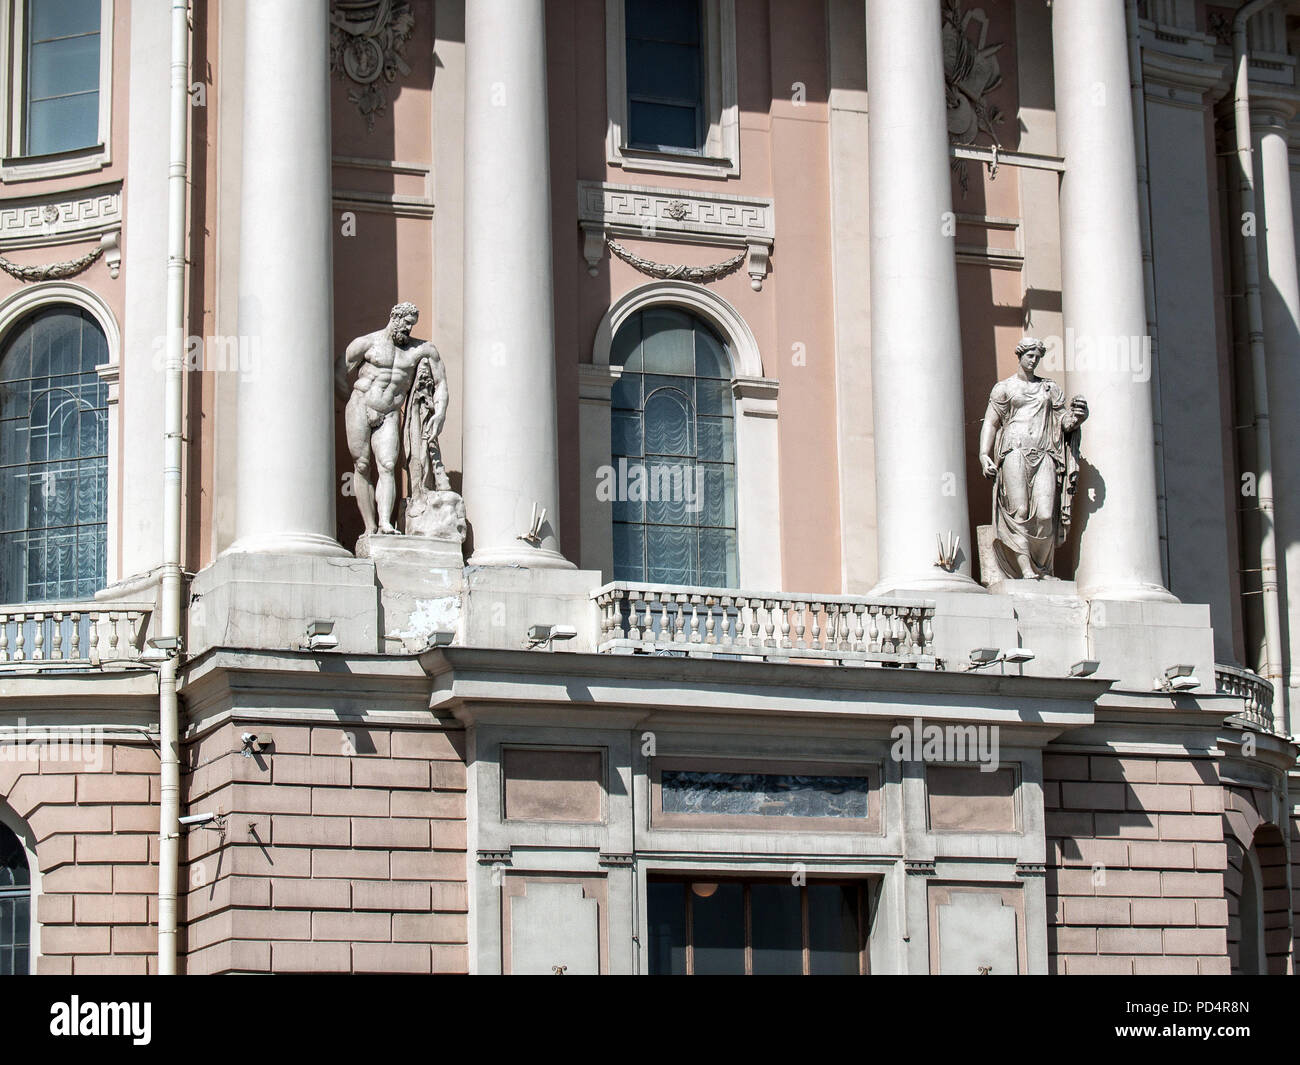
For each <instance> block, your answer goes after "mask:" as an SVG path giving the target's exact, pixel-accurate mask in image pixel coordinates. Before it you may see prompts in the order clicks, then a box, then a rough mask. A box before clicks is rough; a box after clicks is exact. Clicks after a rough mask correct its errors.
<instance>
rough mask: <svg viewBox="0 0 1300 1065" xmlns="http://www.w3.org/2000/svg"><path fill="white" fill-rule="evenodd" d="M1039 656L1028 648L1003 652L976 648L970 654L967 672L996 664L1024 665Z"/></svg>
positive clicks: (996, 648)
mask: <svg viewBox="0 0 1300 1065" xmlns="http://www.w3.org/2000/svg"><path fill="white" fill-rule="evenodd" d="M1036 657H1037V656H1036V655H1035V654H1034V652H1033V651H1031V650H1029V648H1028V647H1010V648H1008V649H1007V650H1005V651H1004V650H1002V649H1001V648H999V647H976V648H975V649H974V650H972V651H971V653H970V661H969V662H968V663H967V664H966V672H968V673H969V672H970V671H971V670H975V669H983V668H984V667H985V666H991V665H994V664H997V665H1001V664H1003V663H1005V662H1016V663H1018V664H1020V665H1024V663H1026V662H1032V661H1033V660H1034V659H1035V658H1036Z"/></svg>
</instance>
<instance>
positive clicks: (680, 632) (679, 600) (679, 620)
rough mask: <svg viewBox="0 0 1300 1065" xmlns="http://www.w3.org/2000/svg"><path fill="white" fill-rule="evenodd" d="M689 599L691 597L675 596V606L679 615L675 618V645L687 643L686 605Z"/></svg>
mask: <svg viewBox="0 0 1300 1065" xmlns="http://www.w3.org/2000/svg"><path fill="white" fill-rule="evenodd" d="M689 599H690V596H689V595H674V596H673V605H674V606H675V607H676V608H677V614H676V616H675V617H674V618H673V621H674V625H673V643H685V642H686V603H687V600H689Z"/></svg>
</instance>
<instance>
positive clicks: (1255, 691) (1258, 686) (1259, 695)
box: [1214, 662, 1274, 732]
mask: <svg viewBox="0 0 1300 1065" xmlns="http://www.w3.org/2000/svg"><path fill="white" fill-rule="evenodd" d="M1214 690H1215V691H1216V692H1218V693H1219V694H1220V695H1235V696H1237V697H1239V698H1240V699H1241V700H1242V703H1243V704H1244V708H1243V710H1242V712H1241V713H1239V714H1234V715H1233V716H1232V717H1231V718H1230V719H1229V720H1231V721H1233V722H1236V723H1237V724H1240V725H1243V726H1245V727H1246V728H1253V729H1258V730H1260V731H1261V732H1273V731H1274V726H1273V685H1272V684H1270V683H1269V682H1268V681H1266V680H1265V679H1264V678H1263V677H1261V676H1259V675H1258V674H1256V673H1252V672H1251V671H1250V670H1248V669H1239V668H1238V667H1236V666H1229V665H1224V664H1223V663H1222V662H1216V663H1215V664H1214Z"/></svg>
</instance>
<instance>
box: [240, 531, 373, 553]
mask: <svg viewBox="0 0 1300 1065" xmlns="http://www.w3.org/2000/svg"><path fill="white" fill-rule="evenodd" d="M221 553H222V554H223V555H224V554H249V555H254V554H256V555H266V554H274V555H315V556H318V557H321V556H323V557H326V558H351V557H352V552H351V551H349V550H348V549H347V548H346V547H344V546H343V545H342V544H341V543H339V542H338V541H337V540H335V539H334V538H333V537H331V536H322V535H321V534H320V533H297V532H285V533H251V534H250V535H248V536H241V537H240V538H239V539H238V540H236V541H235V542H234V543H233V544H231V545H230V546H229V547H227V548H226V550H225V551H223V552H221Z"/></svg>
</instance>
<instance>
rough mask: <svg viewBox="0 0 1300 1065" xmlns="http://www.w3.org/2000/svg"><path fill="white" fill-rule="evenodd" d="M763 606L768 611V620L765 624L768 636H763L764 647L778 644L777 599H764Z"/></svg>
mask: <svg viewBox="0 0 1300 1065" xmlns="http://www.w3.org/2000/svg"><path fill="white" fill-rule="evenodd" d="M763 608H764V609H765V610H766V611H767V621H766V623H765V624H764V626H763V627H764V629H765V630H766V633H767V634H766V636H764V638H763V646H764V647H775V646H776V600H775V599H764V600H763Z"/></svg>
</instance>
